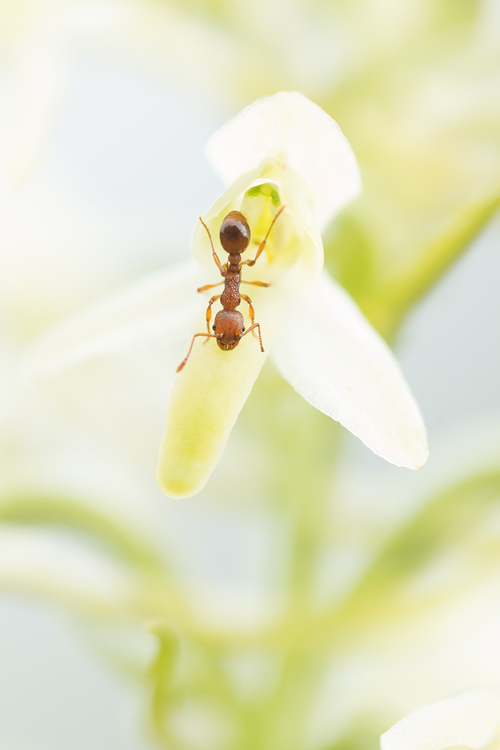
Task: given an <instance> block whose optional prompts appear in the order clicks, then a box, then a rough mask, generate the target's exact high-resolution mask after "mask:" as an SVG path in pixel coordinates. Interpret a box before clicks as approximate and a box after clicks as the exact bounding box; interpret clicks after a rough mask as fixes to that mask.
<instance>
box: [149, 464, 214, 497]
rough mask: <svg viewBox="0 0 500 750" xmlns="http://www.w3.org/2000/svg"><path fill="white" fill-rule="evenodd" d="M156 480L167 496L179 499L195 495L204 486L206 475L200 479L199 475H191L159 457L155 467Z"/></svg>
mask: <svg viewBox="0 0 500 750" xmlns="http://www.w3.org/2000/svg"><path fill="white" fill-rule="evenodd" d="M155 476H156V482H157V484H158V487H159V488H160V490H161V491H162V492H163V494H164V495H166V496H167V497H172V498H176V499H180V498H182V497H192V495H196V493H198V492H199V491H200V490H202V489H203V487H204V486H205V484H206V482H207V479H208V477H206V478H205V479H202V480H200V478H199V477H196V478H195V477H193V476H192V474H191V475H190V473H188V472H186V471H184V470H182V469H180V468H176V467H173V466H171V465H170V464H168V465H165V463H164V462H163V461H162V460H161V459H160V460H158V464H157V467H156V475H155Z"/></svg>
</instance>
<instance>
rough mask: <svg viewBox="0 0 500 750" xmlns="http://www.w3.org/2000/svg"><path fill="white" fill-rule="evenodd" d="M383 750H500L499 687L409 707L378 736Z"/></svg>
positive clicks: (481, 689)
mask: <svg viewBox="0 0 500 750" xmlns="http://www.w3.org/2000/svg"><path fill="white" fill-rule="evenodd" d="M380 746H381V748H382V750H453V748H457V750H458V748H463V749H464V750H466V748H469V750H499V748H500V690H499V689H493V688H478V689H477V690H468V691H467V692H465V693H459V694H458V695H453V696H451V697H449V698H444V699H442V700H439V701H435V702H434V703H429V704H428V705H427V706H423V707H422V708H419V709H417V710H416V711H412V713H410V714H408V716H405V717H404V719H401V721H398V722H397V724H394V726H393V727H391V729H389V731H388V732H386V733H385V734H383V735H382V737H381V738H380Z"/></svg>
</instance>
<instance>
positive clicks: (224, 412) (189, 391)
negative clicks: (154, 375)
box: [156, 285, 285, 497]
mask: <svg viewBox="0 0 500 750" xmlns="http://www.w3.org/2000/svg"><path fill="white" fill-rule="evenodd" d="M270 291H271V290H270V289H259V288H258V287H254V288H253V289H252V300H253V302H254V304H255V311H256V321H257V322H259V323H260V324H261V326H262V341H263V344H264V349H265V350H266V352H267V350H268V349H269V348H270V347H271V346H272V343H273V340H274V338H275V336H276V332H277V330H278V327H279V323H280V321H281V319H282V313H283V309H284V302H283V298H284V294H285V290H284V288H283V289H281V288H280V287H279V285H273V287H272V292H273V293H272V294H270V293H269V292H270ZM245 312H246V311H245V310H243V313H245ZM245 319H246V320H247V316H246V315H245ZM245 325H246V326H247V327H248V322H247V323H245ZM197 330H198V331H199V332H200V333H201V332H203V331H206V323H205V320H204V316H203V318H200V320H199V326H198V328H197ZM265 359H266V355H265V354H263V353H262V352H261V351H260V347H259V343H258V339H256V338H254V336H253V333H250V334H249V335H248V336H245V337H244V338H243V339H242V340H241V342H240V343H239V345H238V346H237V347H236V348H235V349H233V350H232V351H222V350H221V349H219V348H218V346H217V344H216V342H215V340H214V339H208V340H207V344H206V346H204V345H203V339H202V338H201V337H200V339H197V340H195V343H194V346H193V350H192V352H191V355H190V357H189V360H188V362H187V364H186V366H185V367H184V369H183V370H182V371H181V372H180V373H179V375H178V376H177V378H176V380H175V383H174V387H173V389H172V392H171V394H170V400H169V403H168V407H167V418H166V425H165V432H164V436H163V441H162V444H161V447H160V454H159V457H158V465H157V470H156V479H157V482H158V484H159V486H160V488H161V489H162V491H163V492H164V493H165V494H166V495H169V496H171V497H187V496H189V495H193V494H194V493H196V492H198V491H199V490H201V489H202V487H203V486H204V485H205V483H206V482H207V480H208V477H209V476H210V474H211V472H212V471H213V469H214V468H215V466H216V465H217V463H218V461H219V459H220V457H221V454H222V451H223V448H224V446H225V444H226V441H227V439H228V437H229V434H230V432H231V430H232V428H233V425H234V423H235V421H236V418H237V416H238V414H239V413H240V411H241V409H242V407H243V404H244V403H245V401H246V399H247V398H248V396H249V394H250V391H251V390H252V386H253V384H254V382H255V380H256V378H257V375H258V374H259V372H260V370H261V368H262V366H263V364H264V362H265Z"/></svg>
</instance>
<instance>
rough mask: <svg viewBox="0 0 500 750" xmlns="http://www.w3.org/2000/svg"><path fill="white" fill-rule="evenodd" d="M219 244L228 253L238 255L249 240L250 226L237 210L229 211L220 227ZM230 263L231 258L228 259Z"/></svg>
mask: <svg viewBox="0 0 500 750" xmlns="http://www.w3.org/2000/svg"><path fill="white" fill-rule="evenodd" d="M219 237H220V244H221V245H222V247H223V249H224V250H225V251H226V253H229V255H230V256H231V255H240V254H241V253H242V252H243V251H244V250H246V249H247V247H248V243H249V242H250V227H249V226H248V222H247V220H246V219H245V217H244V216H243V214H242V213H240V212H239V211H231V212H230V213H228V215H227V216H226V218H225V219H224V221H223V222H222V224H221V227H220V233H219ZM229 262H230V263H231V260H229Z"/></svg>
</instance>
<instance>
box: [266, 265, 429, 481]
mask: <svg viewBox="0 0 500 750" xmlns="http://www.w3.org/2000/svg"><path fill="white" fill-rule="evenodd" d="M273 355H274V359H275V362H276V365H277V367H278V369H279V370H280V372H281V374H282V375H283V377H284V378H285V379H286V380H288V382H289V383H290V385H291V386H292V387H293V388H295V390H296V391H297V392H298V393H300V394H301V396H303V397H304V398H305V399H306V401H308V402H309V403H310V404H312V405H313V406H315V407H316V408H317V409H320V410H321V411H322V412H324V413H325V414H327V415H328V416H330V417H332V418H333V419H336V420H337V421H339V422H340V423H341V424H343V425H344V427H347V429H348V430H350V431H351V432H352V433H354V435H356V436H357V437H359V438H360V439H361V440H362V441H363V442H364V443H365V445H367V446H368V447H369V448H371V450H372V451H373V452H374V453H376V454H377V455H379V456H382V457H383V458H385V459H386V460H387V461H390V462H391V463H393V464H396V465H397V466H407V467H408V468H412V469H418V468H419V467H420V466H421V465H422V464H423V463H424V462H425V461H426V460H427V456H428V447H427V439H426V433H425V427H424V425H423V422H422V417H421V415H420V413H419V411H418V407H417V405H416V404H415V401H414V399H413V397H412V395H411V393H410V391H409V389H408V386H407V385H406V383H405V380H404V378H403V375H402V373H401V371H400V369H399V366H398V364H397V362H396V360H395V358H394V356H393V354H392V352H391V350H390V349H389V347H388V346H387V345H386V343H385V342H384V341H383V340H382V339H381V338H380V336H379V335H378V334H377V333H376V332H375V331H374V329H373V328H372V327H371V326H370V324H369V323H368V321H367V320H366V319H365V318H364V317H363V315H362V314H361V312H360V311H359V309H358V307H357V306H356V304H355V303H354V301H353V300H352V299H351V297H349V295H348V294H347V293H346V292H345V291H344V290H343V289H342V288H341V287H340V286H339V285H338V284H336V283H335V282H334V281H333V280H332V279H331V278H329V277H328V276H327V275H326V274H323V276H322V278H321V280H320V283H319V285H318V286H317V288H316V289H315V291H314V293H313V294H311V295H309V296H308V297H306V298H305V299H304V300H301V303H300V304H297V305H295V306H294V308H293V309H292V310H291V311H290V313H289V315H288V316H287V325H286V328H285V329H284V330H283V331H282V332H281V333H280V338H279V341H278V342H277V345H276V348H275V351H274V352H273Z"/></svg>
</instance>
